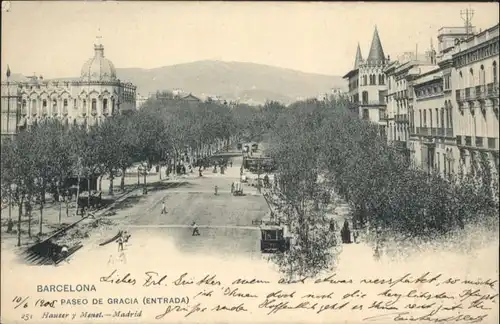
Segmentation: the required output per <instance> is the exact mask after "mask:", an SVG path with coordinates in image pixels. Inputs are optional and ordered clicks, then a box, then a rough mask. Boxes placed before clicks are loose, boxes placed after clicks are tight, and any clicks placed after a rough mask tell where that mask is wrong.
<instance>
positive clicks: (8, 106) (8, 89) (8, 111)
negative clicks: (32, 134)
mask: <svg viewBox="0 0 500 324" xmlns="http://www.w3.org/2000/svg"><path fill="white" fill-rule="evenodd" d="M6 76H7V132H10V129H9V122H10V85H9V78H10V67H9V65H7V73H6ZM9 203H10V202H9Z"/></svg>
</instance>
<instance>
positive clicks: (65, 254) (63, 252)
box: [61, 245, 69, 263]
mask: <svg viewBox="0 0 500 324" xmlns="http://www.w3.org/2000/svg"><path fill="white" fill-rule="evenodd" d="M68 254H69V250H68V246H67V245H63V246H62V248H61V259H62V260H64V261H66V262H67V263H69V261H68V259H67V257H68Z"/></svg>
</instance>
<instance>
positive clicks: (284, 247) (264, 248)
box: [260, 225, 290, 253]
mask: <svg viewBox="0 0 500 324" xmlns="http://www.w3.org/2000/svg"><path fill="white" fill-rule="evenodd" d="M260 232H261V239H260V251H261V252H262V253H276V252H282V253H283V252H286V251H288V250H289V249H290V237H285V236H284V228H283V227H281V226H277V225H263V226H261V228H260Z"/></svg>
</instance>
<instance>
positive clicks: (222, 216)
mask: <svg viewBox="0 0 500 324" xmlns="http://www.w3.org/2000/svg"><path fill="white" fill-rule="evenodd" d="M241 162H242V161H241V157H236V158H233V166H232V167H229V168H228V169H227V170H226V171H225V174H223V175H222V174H220V173H212V169H211V168H210V169H206V170H205V172H204V173H203V176H202V177H198V174H197V172H195V173H193V174H190V175H188V176H185V177H179V178H178V179H176V180H174V181H170V180H169V181H164V182H163V183H161V184H160V185H157V186H156V188H152V189H151V190H150V191H149V193H148V194H147V195H141V196H139V197H130V198H129V199H127V200H125V201H124V202H123V203H122V206H121V207H120V208H119V210H118V211H117V216H116V217H115V220H119V221H120V223H121V225H120V228H122V229H127V230H128V231H129V232H130V233H131V234H132V237H133V239H132V240H133V241H134V242H137V241H138V238H139V237H148V236H149V237H153V236H155V237H158V236H159V237H161V238H162V239H168V240H169V241H171V243H173V244H174V246H175V247H176V248H177V249H178V250H179V251H181V252H193V253H218V254H222V255H235V254H237V255H246V256H250V257H251V258H253V257H260V231H259V229H258V228H256V227H255V226H252V221H253V220H260V219H262V218H264V217H265V216H266V215H267V213H268V212H269V209H268V206H267V204H266V202H265V200H264V198H263V197H262V196H261V195H260V194H258V193H257V190H256V189H255V188H254V187H251V186H246V187H245V189H244V192H245V194H246V195H245V196H242V197H235V196H233V195H231V183H232V182H233V181H237V180H238V179H239V177H240V166H241ZM216 185H217V186H218V188H219V189H218V195H215V194H214V187H215V186H216ZM162 201H165V205H166V206H167V214H161V209H162ZM192 222H196V223H197V224H198V225H199V227H200V232H201V236H199V237H193V236H192V229H191V227H190V225H191V224H192ZM116 230H117V229H116V228H113V229H110V231H105V232H103V233H102V236H103V238H104V237H105V236H108V237H109V236H112V235H113V233H115V232H116ZM132 240H131V241H132ZM141 244H143V245H144V244H145V243H144V242H142V239H141ZM109 246H112V247H108V246H106V247H104V249H110V251H112V250H113V249H116V246H115V245H114V244H110V245H109ZM136 248H137V247H136Z"/></svg>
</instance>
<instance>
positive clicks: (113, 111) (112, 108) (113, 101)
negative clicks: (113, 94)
mask: <svg viewBox="0 0 500 324" xmlns="http://www.w3.org/2000/svg"><path fill="white" fill-rule="evenodd" d="M114 113H115V98H113V99H111V114H114Z"/></svg>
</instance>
